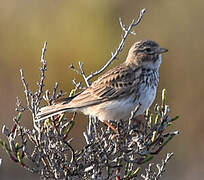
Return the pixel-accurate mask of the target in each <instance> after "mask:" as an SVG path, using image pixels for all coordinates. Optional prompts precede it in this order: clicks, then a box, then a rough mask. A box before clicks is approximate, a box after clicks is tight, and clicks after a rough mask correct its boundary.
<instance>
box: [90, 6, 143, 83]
mask: <svg viewBox="0 0 204 180" xmlns="http://www.w3.org/2000/svg"><path fill="white" fill-rule="evenodd" d="M145 11H146V10H145V9H142V10H141V11H140V15H139V18H138V19H137V21H136V20H135V19H133V21H132V23H131V24H130V25H129V26H128V28H126V27H125V25H124V24H123V22H122V19H121V18H119V22H120V26H121V28H122V30H123V31H124V34H123V36H122V39H121V42H120V44H119V46H118V48H117V49H116V50H115V52H114V53H112V57H111V58H110V59H109V60H108V62H107V63H106V64H105V65H104V66H103V67H102V68H101V69H100V70H98V71H96V72H94V73H92V74H90V75H89V76H88V77H87V78H86V81H88V82H89V81H90V80H91V79H92V78H93V77H95V76H97V75H99V74H100V73H102V72H103V71H105V70H106V68H107V67H108V66H109V65H110V64H111V63H112V62H113V61H114V60H115V59H116V58H117V56H118V55H119V53H120V52H121V51H122V50H123V48H124V45H125V40H126V39H127V37H128V35H129V34H135V33H133V32H132V29H133V27H135V26H137V25H138V24H139V23H140V22H141V20H142V18H143V15H144V13H145Z"/></svg>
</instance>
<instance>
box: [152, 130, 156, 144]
mask: <svg viewBox="0 0 204 180" xmlns="http://www.w3.org/2000/svg"><path fill="white" fill-rule="evenodd" d="M156 137H157V132H156V131H154V132H153V135H152V142H154V141H155V140H156Z"/></svg>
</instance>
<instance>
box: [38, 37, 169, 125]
mask: <svg viewBox="0 0 204 180" xmlns="http://www.w3.org/2000/svg"><path fill="white" fill-rule="evenodd" d="M167 51H168V50H167V49H165V48H161V47H160V46H159V45H158V44H157V43H156V42H154V41H151V40H143V41H138V42H136V43H134V44H133V45H132V47H131V48H130V50H129V53H128V55H127V58H126V60H125V61H124V62H123V63H122V64H120V65H119V66H116V67H114V68H113V69H111V70H109V71H107V72H106V73H105V74H103V75H102V76H101V77H99V78H98V79H97V80H96V81H94V82H93V83H92V84H91V86H90V87H88V88H87V89H85V90H84V91H82V92H81V93H79V94H78V95H76V96H75V97H73V98H72V100H71V101H70V98H64V99H63V100H62V101H61V102H59V103H56V104H54V105H51V106H46V107H43V108H41V109H40V112H39V113H38V114H37V118H38V119H37V120H43V119H46V118H49V117H51V116H53V115H56V114H60V113H63V112H75V111H80V112H82V113H84V114H85V115H91V116H94V117H97V118H98V119H99V120H100V121H102V122H107V121H109V120H112V121H117V120H127V119H128V118H129V117H130V115H131V112H132V111H133V110H134V109H135V108H136V107H137V106H138V105H139V104H140V106H139V109H138V111H137V112H136V114H135V116H137V115H140V114H143V113H144V112H145V110H146V109H147V108H149V107H150V106H151V104H152V103H153V101H154V99H155V97H156V91H157V86H158V82H159V68H160V64H161V62H162V55H161V54H162V53H165V52H167Z"/></svg>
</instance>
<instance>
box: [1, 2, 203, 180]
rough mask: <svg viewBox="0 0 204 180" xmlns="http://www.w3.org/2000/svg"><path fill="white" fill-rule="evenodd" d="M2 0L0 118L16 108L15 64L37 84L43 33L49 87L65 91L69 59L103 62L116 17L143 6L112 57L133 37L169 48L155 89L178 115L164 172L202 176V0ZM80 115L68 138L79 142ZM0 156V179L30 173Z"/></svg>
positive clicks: (90, 64) (88, 65)
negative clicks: (143, 12) (165, 92)
mask: <svg viewBox="0 0 204 180" xmlns="http://www.w3.org/2000/svg"><path fill="white" fill-rule="evenodd" d="M0 3H1V6H0V82H1V85H0V94H1V96H0V97H1V101H0V122H1V123H0V125H2V124H6V125H8V126H9V125H10V124H11V123H12V118H13V116H14V114H15V111H14V110H15V102H16V99H15V97H16V96H23V95H24V94H23V87H22V85H21V82H20V73H19V69H20V68H23V69H24V71H25V76H26V79H27V81H30V82H31V83H30V84H35V82H36V81H37V79H38V78H37V77H36V76H38V74H39V72H38V71H37V69H38V67H39V66H40V65H39V64H40V63H39V61H40V55H41V47H42V45H43V43H44V41H45V40H47V41H48V51H47V54H46V59H47V61H48V68H49V71H48V73H47V79H49V81H47V82H46V84H47V85H48V87H47V88H51V87H53V86H54V84H55V82H56V81H58V82H59V85H60V87H61V88H63V89H64V90H66V91H67V92H69V91H70V90H71V89H72V88H73V86H72V83H71V80H72V79H74V78H78V77H77V75H76V74H75V73H74V72H72V71H71V70H70V69H69V68H68V67H69V65H70V64H71V63H77V62H78V60H80V61H83V62H84V64H85V69H86V70H87V72H89V73H90V72H91V71H95V70H96V69H98V68H99V67H101V66H102V65H103V64H104V63H105V62H106V61H107V59H108V58H109V57H110V52H111V51H112V50H114V48H116V47H117V45H118V43H119V40H120V37H121V29H120V26H119V23H118V17H123V19H124V22H129V20H131V19H132V18H133V17H135V16H136V15H137V13H138V12H139V10H141V9H142V8H146V9H147V13H146V15H145V17H144V19H143V22H142V23H141V24H140V25H139V26H138V27H137V28H136V32H137V35H136V36H135V37H132V38H130V39H129V41H128V42H127V44H126V47H125V49H124V51H123V53H122V54H121V55H120V59H119V60H118V62H115V63H114V64H113V65H116V64H117V63H120V62H122V61H123V59H124V58H125V55H126V53H127V49H128V48H129V47H130V45H131V44H132V43H133V42H134V41H136V40H140V39H152V40H156V41H157V42H158V43H160V44H161V46H164V47H166V48H168V49H169V52H168V54H167V55H165V56H164V58H163V64H162V67H161V74H160V76H161V79H160V89H159V92H158V95H159V94H161V93H160V92H161V89H162V88H167V89H168V94H169V95H168V97H169V98H168V99H169V103H170V105H171V107H173V108H174V109H172V112H176V113H178V114H180V117H181V118H180V119H179V120H178V121H177V122H176V125H177V129H180V130H181V135H180V136H178V137H177V138H175V140H174V141H173V142H172V143H171V144H170V145H168V147H167V150H166V151H168V152H169V151H174V152H175V156H174V159H173V160H172V161H171V162H170V163H169V166H168V167H169V168H168V174H171V176H169V177H166V179H180V180H182V179H185V180H188V179H189V180H190V179H202V177H203V165H204V164H203V159H204V153H203V152H204V145H203V137H204V133H203V132H204V123H203V116H204V111H203V108H202V107H204V93H203V92H204V82H203V76H204V71H203V67H204V60H203V59H204V57H203V56H204V55H203V53H202V52H203V50H202V49H203V44H204V38H203V31H204V23H203V16H204V12H203V6H204V2H203V1H201V0H197V1H191V0H180V1H176V0H172V1H163V0H157V1H148V0H143V1H139V0H134V1H133V0H131V1H125V0H103V1H100V0H86V1H84V0H78V1H71V0H66V1H65V0H61V1H56V0H43V1H40V0H30V1H27V0H21V1H15V0H8V1H3V0H0ZM31 88H36V87H31ZM158 98H159V97H158ZM82 117H83V119H81V121H80V120H79V121H78V122H76V126H75V128H76V131H74V129H73V132H74V133H73V136H74V138H75V139H78V142H81V143H83V141H84V139H83V137H82V131H83V130H84V129H85V128H86V124H87V122H86V121H84V119H85V118H84V116H82ZM24 121H26V118H25V119H24ZM26 123H27V124H28V125H31V124H30V122H26ZM79 130H80V131H79ZM77 145H78V146H82V144H80V143H78V144H75V146H77ZM164 153H165V152H164ZM0 157H1V158H3V162H2V166H1V167H0V179H23V178H24V179H31V174H25V171H24V170H22V171H21V170H19V169H18V167H16V166H14V164H13V163H12V162H11V161H9V160H8V159H7V157H6V154H5V153H3V152H2V150H0ZM33 178H35V179H36V177H33Z"/></svg>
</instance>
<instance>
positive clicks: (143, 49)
mask: <svg viewBox="0 0 204 180" xmlns="http://www.w3.org/2000/svg"><path fill="white" fill-rule="evenodd" d="M167 51H168V50H167V49H165V48H161V47H160V46H159V44H157V43H156V42H154V41H151V40H143V41H138V42H136V43H134V44H133V45H132V47H131V48H130V50H129V53H128V56H127V59H126V61H125V63H126V64H128V65H136V66H144V67H147V68H159V66H160V64H161V59H162V58H161V54H162V53H165V52H167Z"/></svg>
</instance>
